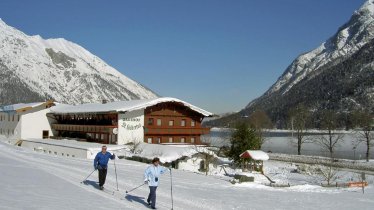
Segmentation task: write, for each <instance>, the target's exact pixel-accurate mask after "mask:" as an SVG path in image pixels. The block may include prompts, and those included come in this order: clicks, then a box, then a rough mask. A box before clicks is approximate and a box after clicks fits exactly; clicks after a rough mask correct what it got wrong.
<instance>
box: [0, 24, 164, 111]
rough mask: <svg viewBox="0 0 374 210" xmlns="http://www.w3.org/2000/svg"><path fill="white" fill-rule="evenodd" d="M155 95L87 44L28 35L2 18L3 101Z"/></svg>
mask: <svg viewBox="0 0 374 210" xmlns="http://www.w3.org/2000/svg"><path fill="white" fill-rule="evenodd" d="M155 97H157V95H156V94H155V93H154V92H152V91H151V90H149V89H148V88H146V87H144V86H142V85H141V84H139V83H137V82H135V81H133V80H131V79H129V78H127V77H126V76H124V75H123V74H122V73H120V72H119V71H117V70H116V69H114V68H113V67H111V66H109V65H108V64H107V63H105V62H104V61H103V60H101V59H100V58H99V57H97V56H95V55H93V54H91V53H90V52H89V51H87V50H85V49H84V48H83V47H81V46H79V45H77V44H75V43H72V42H70V41H67V40H65V39H62V38H59V39H43V38H42V37H40V36H38V35H36V36H28V35H26V34H24V33H23V32H21V31H19V30H17V29H15V28H13V27H11V26H8V25H7V24H6V23H5V22H4V21H2V20H1V19H0V104H2V105H5V104H14V103H20V102H23V103H25V102H35V101H44V100H46V99H54V100H56V101H58V102H61V103H69V104H79V103H90V102H100V101H101V100H103V99H106V100H109V101H118V100H131V99H146V98H155Z"/></svg>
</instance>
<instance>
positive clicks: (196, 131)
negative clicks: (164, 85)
mask: <svg viewBox="0 0 374 210" xmlns="http://www.w3.org/2000/svg"><path fill="white" fill-rule="evenodd" d="M203 119H204V116H203V115H201V114H200V113H198V112H195V111H193V110H191V109H189V108H188V107H186V106H183V104H180V103H175V102H170V103H161V104H157V105H155V106H152V107H148V108H146V109H145V112H144V142H146V143H153V144H160V143H161V144H165V143H170V144H174V143H182V144H183V143H186V144H201V143H202V142H201V139H200V136H201V135H204V134H208V133H209V131H210V129H209V128H203V127H202V126H201V122H202V120H203Z"/></svg>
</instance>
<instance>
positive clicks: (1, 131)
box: [0, 128, 14, 136]
mask: <svg viewBox="0 0 374 210" xmlns="http://www.w3.org/2000/svg"><path fill="white" fill-rule="evenodd" d="M0 134H1V135H8V136H9V135H14V129H2V128H0Z"/></svg>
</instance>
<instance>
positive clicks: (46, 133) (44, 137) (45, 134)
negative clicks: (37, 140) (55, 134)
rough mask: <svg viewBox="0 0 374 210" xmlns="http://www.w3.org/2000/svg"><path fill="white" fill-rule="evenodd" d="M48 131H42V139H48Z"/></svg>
mask: <svg viewBox="0 0 374 210" xmlns="http://www.w3.org/2000/svg"><path fill="white" fill-rule="evenodd" d="M48 137H49V131H43V139H48Z"/></svg>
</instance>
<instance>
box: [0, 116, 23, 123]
mask: <svg viewBox="0 0 374 210" xmlns="http://www.w3.org/2000/svg"><path fill="white" fill-rule="evenodd" d="M19 119H20V115H15V114H5V115H3V114H0V121H8V122H14V121H19Z"/></svg>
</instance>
